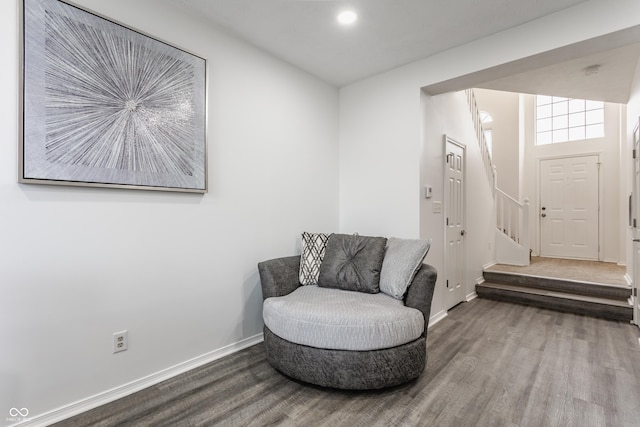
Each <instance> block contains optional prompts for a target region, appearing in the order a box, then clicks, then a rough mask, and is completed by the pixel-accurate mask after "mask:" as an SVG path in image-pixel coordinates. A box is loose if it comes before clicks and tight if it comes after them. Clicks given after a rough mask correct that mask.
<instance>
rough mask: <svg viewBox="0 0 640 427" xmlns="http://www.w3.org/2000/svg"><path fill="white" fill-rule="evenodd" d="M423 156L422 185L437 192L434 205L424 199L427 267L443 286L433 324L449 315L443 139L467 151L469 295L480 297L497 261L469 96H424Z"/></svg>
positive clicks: (438, 292)
mask: <svg viewBox="0 0 640 427" xmlns="http://www.w3.org/2000/svg"><path fill="white" fill-rule="evenodd" d="M421 101H422V102H421V104H422V120H423V121H422V147H423V149H422V154H421V157H420V164H421V167H420V171H421V172H420V182H421V183H422V184H423V185H430V186H432V187H433V195H432V197H431V198H430V199H425V198H421V199H420V236H421V237H422V238H432V239H433V243H432V245H431V249H430V250H429V255H428V257H427V262H428V263H429V264H432V265H434V266H437V267H436V268H438V271H439V274H438V284H437V287H436V292H435V294H434V302H433V304H432V313H431V314H432V318H434V317H435V318H438V317H441V316H442V315H444V313H445V312H446V308H447V307H446V300H445V298H446V292H445V288H446V285H443V283H445V280H446V273H445V271H444V265H445V246H446V244H445V231H444V230H445V227H444V221H445V220H444V218H445V216H444V215H445V208H444V167H443V165H444V163H445V159H444V135H447V136H448V137H450V138H452V139H454V140H455V141H457V142H459V143H461V144H463V145H464V146H465V156H466V163H465V199H464V204H465V206H466V217H465V231H466V232H467V235H466V237H465V240H464V242H465V245H466V254H465V255H466V263H465V270H464V285H465V295H469V294H473V293H475V284H476V282H477V280H478V279H479V278H481V277H482V266H483V265H485V264H488V263H490V262H491V261H493V260H494V259H495V248H494V246H493V241H494V235H493V230H494V224H495V217H494V209H493V194H492V187H491V186H490V184H489V180H488V178H487V174H486V172H485V169H484V163H483V162H482V156H481V153H480V147H479V145H478V140H477V137H476V134H475V129H474V127H473V122H472V121H471V115H470V114H469V107H468V104H467V100H466V95H465V93H464V92H455V93H446V94H443V95H438V96H429V95H427V94H425V93H422V97H421ZM436 202H441V203H442V210H441V213H435V212H434V203H436Z"/></svg>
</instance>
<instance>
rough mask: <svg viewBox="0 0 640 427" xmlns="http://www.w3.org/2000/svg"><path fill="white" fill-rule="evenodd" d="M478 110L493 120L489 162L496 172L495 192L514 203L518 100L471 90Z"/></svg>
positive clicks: (509, 95) (516, 194)
mask: <svg viewBox="0 0 640 427" xmlns="http://www.w3.org/2000/svg"><path fill="white" fill-rule="evenodd" d="M473 91H474V93H475V95H476V102H477V103H478V108H479V109H480V110H482V111H486V112H488V113H489V114H491V116H492V117H493V122H492V123H490V124H489V126H490V127H491V130H492V134H493V149H492V153H491V154H492V156H491V157H492V160H493V164H494V166H495V167H496V170H497V177H498V182H497V185H498V188H499V189H500V190H502V191H504V192H505V193H507V194H508V195H510V196H511V197H513V198H514V199H516V200H521V198H520V188H519V179H520V161H519V155H520V153H519V151H520V150H519V147H520V145H519V130H520V129H519V120H518V115H519V100H520V96H519V94H517V93H513V92H503V91H498V90H489V89H474V90H473Z"/></svg>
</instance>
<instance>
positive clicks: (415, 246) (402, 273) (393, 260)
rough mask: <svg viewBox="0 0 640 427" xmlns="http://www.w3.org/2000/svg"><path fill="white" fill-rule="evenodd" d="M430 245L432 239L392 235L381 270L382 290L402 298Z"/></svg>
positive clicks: (388, 241)
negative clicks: (403, 237)
mask: <svg viewBox="0 0 640 427" xmlns="http://www.w3.org/2000/svg"><path fill="white" fill-rule="evenodd" d="M430 247H431V239H428V240H423V239H398V238H396V237H390V238H389V239H388V240H387V248H386V252H385V255H384V260H383V261H382V270H381V271H380V292H384V293H385V294H387V295H389V296H391V297H394V298H397V299H402V298H403V297H404V294H405V292H407V288H408V287H409V285H410V284H411V281H412V280H413V278H414V276H415V275H416V272H417V271H418V269H419V268H420V267H421V266H422V260H424V257H425V256H427V252H429V248H430Z"/></svg>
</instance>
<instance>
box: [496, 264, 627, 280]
mask: <svg viewBox="0 0 640 427" xmlns="http://www.w3.org/2000/svg"><path fill="white" fill-rule="evenodd" d="M486 270H487V271H501V272H505V273H517V274H526V275H532V276H541V277H551V278H557V279H569V280H579V281H584V282H593V283H602V284H607V285H616V286H629V285H628V283H627V281H626V280H625V278H624V275H625V273H626V270H627V268H626V267H624V266H620V265H618V264H615V263H612V262H599V261H582V260H573V259H560V258H541V257H531V264H530V265H528V266H526V267H519V266H515V265H505V264H496V265H493V266H491V267H489V268H487V269H486Z"/></svg>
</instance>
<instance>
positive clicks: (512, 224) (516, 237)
mask: <svg viewBox="0 0 640 427" xmlns="http://www.w3.org/2000/svg"><path fill="white" fill-rule="evenodd" d="M496 222H497V224H496V225H497V227H496V228H497V231H498V238H497V239H496V258H497V261H498V262H500V263H508V264H516V265H528V264H529V250H530V249H529V248H530V247H531V245H530V243H531V239H530V232H529V199H527V198H525V199H524V201H523V202H522V203H520V202H519V201H517V200H516V199H514V198H513V197H511V196H509V195H508V194H507V193H505V192H504V191H502V190H500V189H498V188H496ZM500 236H501V237H500ZM505 238H506V239H505ZM505 240H510V241H511V244H504V243H501V242H505Z"/></svg>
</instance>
